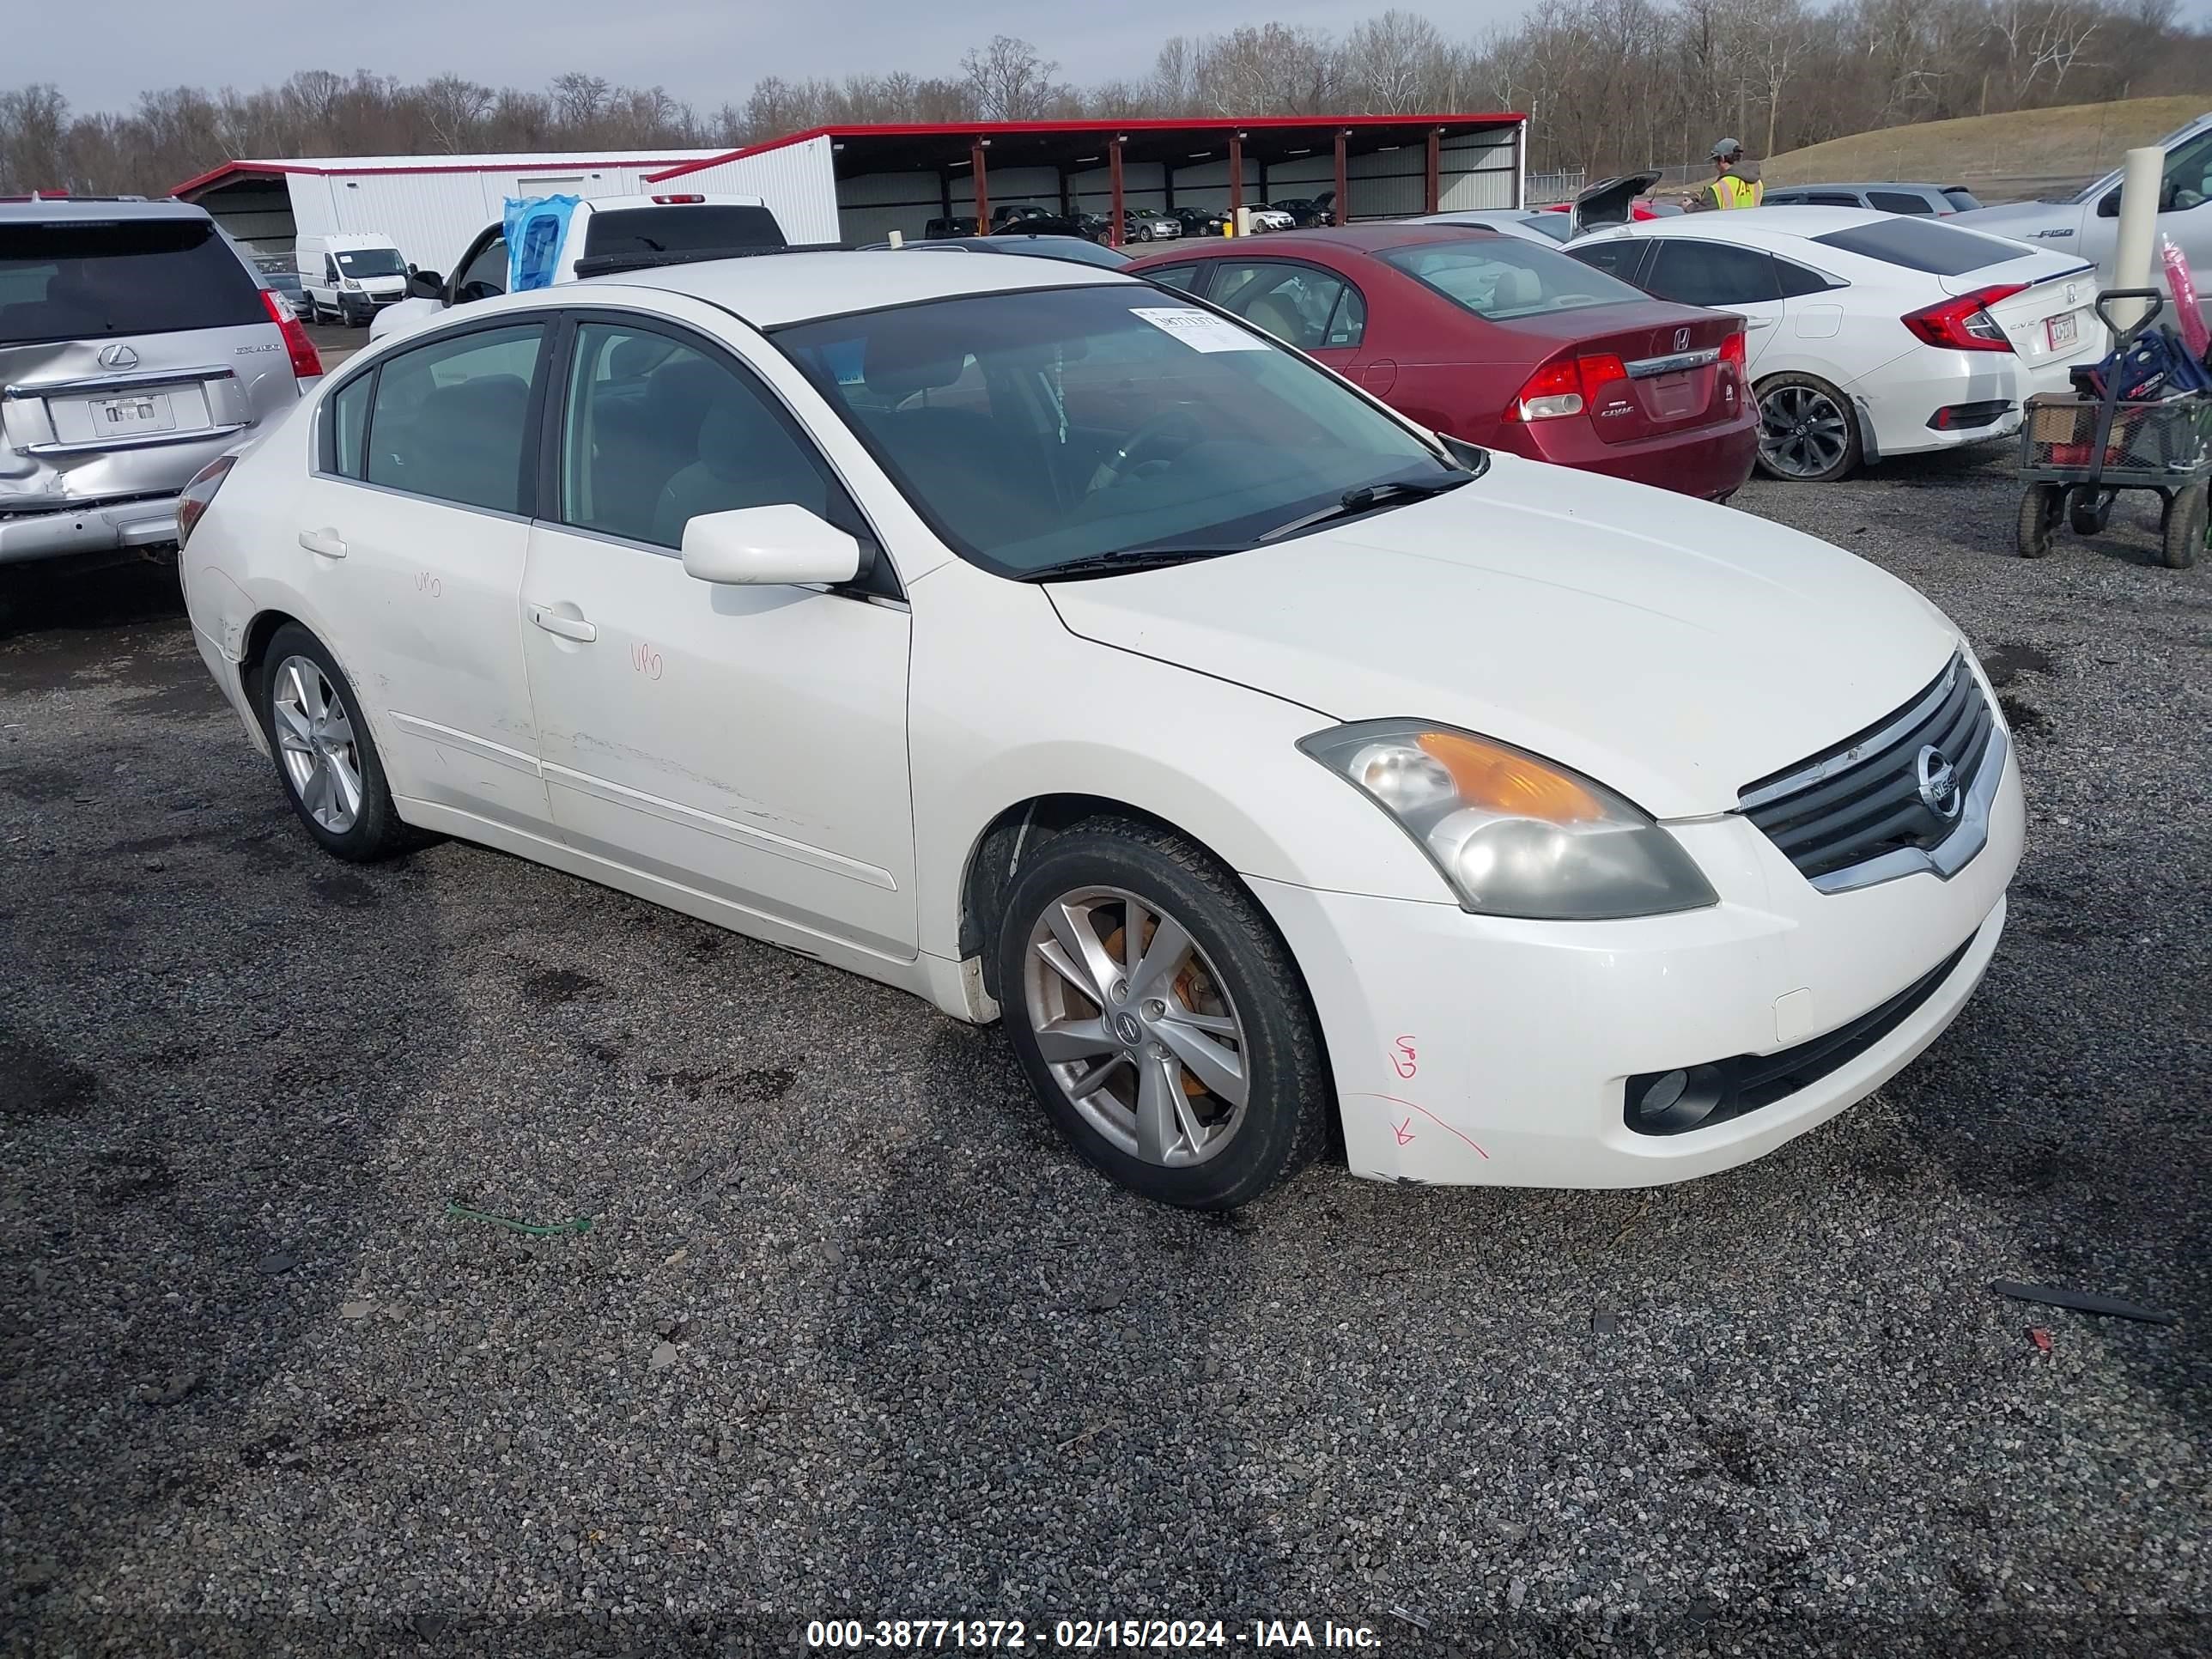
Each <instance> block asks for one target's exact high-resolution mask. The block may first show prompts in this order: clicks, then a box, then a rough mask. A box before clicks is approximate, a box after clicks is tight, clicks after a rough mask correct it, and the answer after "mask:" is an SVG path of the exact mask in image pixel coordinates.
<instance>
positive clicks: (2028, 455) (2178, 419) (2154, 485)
mask: <svg viewBox="0 0 2212 1659" xmlns="http://www.w3.org/2000/svg"><path fill="white" fill-rule="evenodd" d="M2114 300H2144V301H2148V302H2149V303H2148V305H2147V306H2146V307H2144V310H2143V314H2142V316H2141V317H2140V318H2138V319H2136V321H2135V322H2134V323H2133V324H2132V325H2130V326H2128V327H2127V328H2124V329H2123V328H2121V327H2120V326H2119V325H2117V324H2115V323H2114V322H2113V321H2112V318H2111V316H2110V315H2109V314H2107V313H2106V309H2105V307H2106V305H2108V304H2109V303H2110V302H2112V301H2114ZM2165 302H2166V300H2165V295H2162V294H2160V292H2159V291H2158V290H2157V289H2149V288H2115V289H2106V291H2105V292H2104V293H2102V294H2100V295H2098V296H2097V302H2096V303H2097V315H2098V317H2099V318H2100V319H2101V320H2102V321H2103V322H2104V324H2105V325H2106V327H2107V328H2108V329H2110V330H2111V331H2112V337H2113V338H2114V339H2115V340H2117V341H2118V352H2117V353H2116V354H2115V362H2116V365H2117V360H2118V357H2120V356H2124V355H2125V354H2126V351H2127V349H2128V347H2129V346H2130V344H2132V343H2134V341H2135V339H2136V336H2138V335H2140V334H2141V333H2142V331H2144V330H2145V329H2147V328H2148V327H2149V326H2150V325H2151V324H2152V322H2153V321H2154V319H2156V318H2157V316H2158V313H2159V312H2160V309H2161V308H2162V307H2164V305H2165ZM2124 378H2125V377H2124V375H2123V374H2121V373H2120V372H2118V368H2117V366H2116V368H2115V370H2114V372H2113V373H2112V374H2110V375H2108V376H2107V377H2106V386H2105V395H2104V397H2103V398H2101V399H2099V398H2060V397H2043V398H2029V399H2028V400H2027V420H2026V421H2025V422H2022V423H2021V448H2020V476H2021V481H2022V482H2023V483H2025V484H2026V485H2027V489H2026V490H2025V491H2024V492H2023V493H2022V495H2021V501H2020V556H2021V557H2022V558H2024V559H2039V558H2041V557H2042V556H2044V555H2045V554H2046V553H2048V552H2049V551H2050V550H2051V533H2052V532H2054V531H2056V530H2057V528H2058V524H2059V520H2060V519H2061V518H2062V517H2063V519H2064V520H2065V521H2066V523H2067V524H2069V525H2070V526H2072V527H2073V530H2074V533H2075V535H2077V536H2093V535H2095V534H2097V533H2098V532H2100V531H2102V530H2103V529H2104V527H2105V525H2106V520H2109V519H2110V518H2111V517H2112V503H2113V501H2115V500H2116V499H2118V495H2119V493H2120V491H2122V490H2123V489H2150V490H2155V491H2156V492H2157V493H2158V496H2159V499H2160V501H2163V502H2164V503H2165V507H2164V510H2163V511H2162V512H2161V513H2160V518H2159V544H2160V554H2161V556H2163V558H2164V560H2165V562H2166V565H2167V566H2168V567H2169V568H2172V569H2175V570H2185V569H2187V568H2189V567H2190V566H2191V565H2192V564H2194V563H2195V562H2197V552H2198V550H2200V549H2202V548H2203V546H2204V545H2205V538H2206V521H2207V480H2208V479H2212V397H2207V396H2205V395H2204V394H2203V393H2199V392H2190V393H2185V394H2184V395H2181V396H2179V397H2173V398H2165V399H2162V400H2160V401H2159V402H2155V403H2127V402H2123V401H2122V400H2121V398H2120V395H2119V394H2120V388H2121V384H2122V381H2123V380H2124Z"/></svg>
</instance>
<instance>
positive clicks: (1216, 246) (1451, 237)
mask: <svg viewBox="0 0 2212 1659" xmlns="http://www.w3.org/2000/svg"><path fill="white" fill-rule="evenodd" d="M1885 217H1887V216H1886V215H1885ZM1481 237H1488V238H1489V239H1491V240H1492V241H1506V240H1514V241H1517V240H1520V239H1519V238H1517V237H1514V238H1507V237H1504V236H1500V235H1499V234H1498V233H1497V232H1496V231H1494V230H1482V229H1479V228H1476V227H1475V226H1473V225H1452V224H1426V225H1424V224H1413V223H1409V222H1407V221H1406V220H1403V219H1390V220H1378V221H1376V222H1374V223H1372V224H1364V225H1346V226H1344V227H1342V228H1316V229H1310V230H1277V231H1270V232H1269V233H1268V234H1267V242H1266V245H1265V246H1266V252H1261V251H1260V250H1259V249H1258V248H1255V247H1252V246H1249V238H1245V237H1234V238H1231V237H1224V238H1222V239H1221V240H1220V241H1218V242H1215V241H1212V240H1207V241H1206V242H1205V243H1203V244H1194V243H1190V242H1186V243H1184V244H1183V245H1182V247H1181V248H1180V249H1176V248H1164V249H1162V250H1161V251H1160V252H1163V253H1175V252H1181V253H1182V254H1184V255H1186V256H1188V254H1189V253H1190V252H1192V250H1193V249H1194V247H1196V246H1203V247H1204V248H1206V251H1207V252H1209V253H1212V254H1217V255H1219V254H1231V253H1241V254H1243V255H1244V256H1245V257H1246V258H1252V259H1263V258H1267V255H1268V254H1271V253H1285V252H1289V253H1296V252H1306V253H1309V254H1314V253H1328V252H1339V253H1346V252H1349V253H1379V252H1383V250H1384V249H1386V248H1394V247H1414V246H1419V245H1420V244H1422V243H1425V242H1463V241H1467V240H1469V239H1470V238H1481ZM1146 257H1147V258H1157V257H1158V256H1157V255H1148V256H1146Z"/></svg>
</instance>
